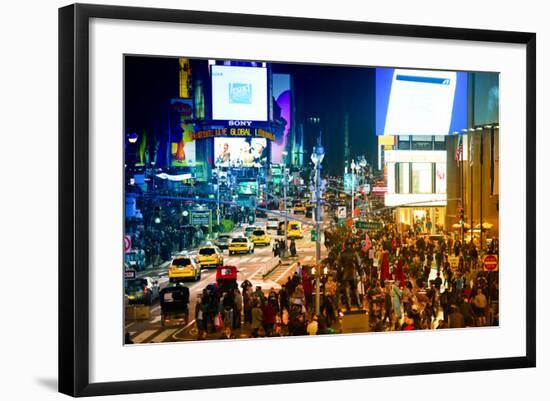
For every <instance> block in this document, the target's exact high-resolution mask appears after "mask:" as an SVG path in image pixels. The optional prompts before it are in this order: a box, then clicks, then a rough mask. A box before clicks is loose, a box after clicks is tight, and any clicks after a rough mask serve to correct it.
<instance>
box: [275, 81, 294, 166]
mask: <svg viewBox="0 0 550 401" xmlns="http://www.w3.org/2000/svg"><path fill="white" fill-rule="evenodd" d="M272 79H273V99H274V100H275V103H276V107H275V108H278V110H279V111H280V115H279V116H275V117H276V118H278V119H279V120H280V121H284V123H285V126H284V128H283V132H282V135H277V140H276V141H275V142H271V162H272V163H278V164H282V163H284V160H283V151H284V150H285V149H286V148H287V144H288V136H289V132H290V124H291V87H290V75H289V74H273V78H272Z"/></svg>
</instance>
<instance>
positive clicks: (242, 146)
mask: <svg viewBox="0 0 550 401" xmlns="http://www.w3.org/2000/svg"><path fill="white" fill-rule="evenodd" d="M266 146H267V140H266V139H265V138H214V164H215V166H216V167H261V166H263V165H264V164H265V163H266V162H267V150H266Z"/></svg>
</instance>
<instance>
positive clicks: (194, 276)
mask: <svg viewBox="0 0 550 401" xmlns="http://www.w3.org/2000/svg"><path fill="white" fill-rule="evenodd" d="M168 279H169V280H170V282H177V281H185V280H188V279H190V280H194V281H198V280H200V279H201V267H200V265H199V264H198V263H197V261H196V260H195V258H194V257H193V256H189V255H176V256H174V259H173V260H172V263H170V268H169V269H168Z"/></svg>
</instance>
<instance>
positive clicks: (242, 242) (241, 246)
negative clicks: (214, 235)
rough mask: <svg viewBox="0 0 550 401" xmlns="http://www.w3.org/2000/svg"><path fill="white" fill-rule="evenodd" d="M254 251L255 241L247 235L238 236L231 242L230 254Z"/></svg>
mask: <svg viewBox="0 0 550 401" xmlns="http://www.w3.org/2000/svg"><path fill="white" fill-rule="evenodd" d="M234 253H254V243H253V242H252V241H250V240H249V239H248V238H246V237H236V238H233V239H232V240H231V243H230V244H229V254H230V255H233V254H234Z"/></svg>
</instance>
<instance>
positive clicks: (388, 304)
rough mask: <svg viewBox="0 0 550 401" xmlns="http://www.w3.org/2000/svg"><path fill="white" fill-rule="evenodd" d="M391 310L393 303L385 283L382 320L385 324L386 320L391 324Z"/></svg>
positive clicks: (388, 285)
mask: <svg viewBox="0 0 550 401" xmlns="http://www.w3.org/2000/svg"><path fill="white" fill-rule="evenodd" d="M392 310H393V301H392V296H391V293H390V284H389V283H387V284H386V286H385V288H384V318H383V319H382V321H383V322H384V323H385V322H386V319H387V320H388V322H390V323H391V320H390V317H391V312H392Z"/></svg>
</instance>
